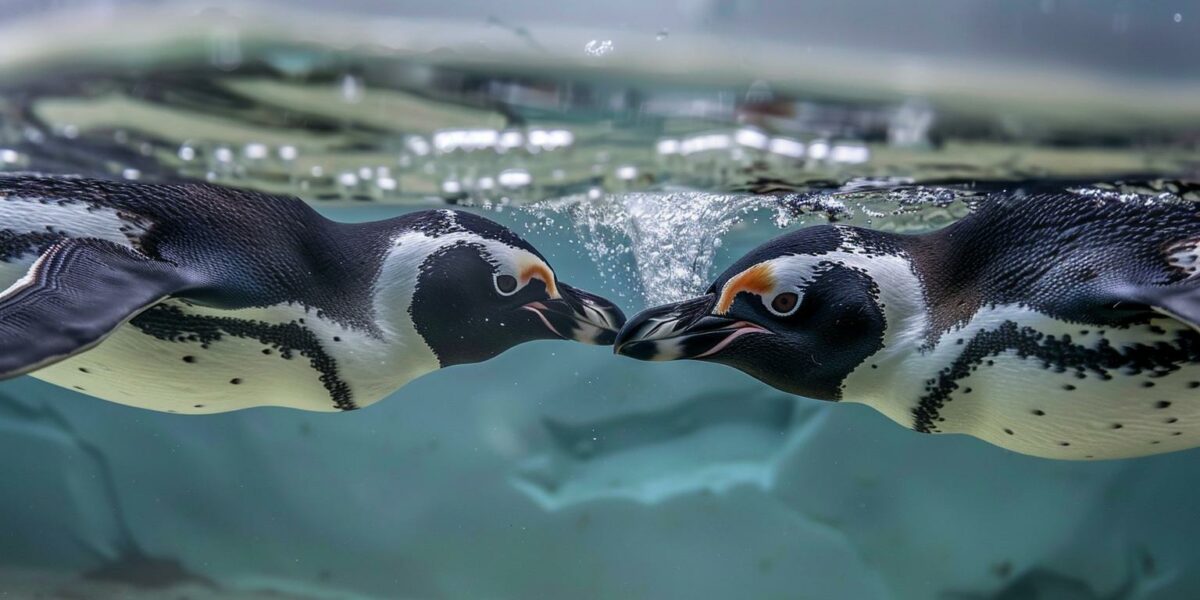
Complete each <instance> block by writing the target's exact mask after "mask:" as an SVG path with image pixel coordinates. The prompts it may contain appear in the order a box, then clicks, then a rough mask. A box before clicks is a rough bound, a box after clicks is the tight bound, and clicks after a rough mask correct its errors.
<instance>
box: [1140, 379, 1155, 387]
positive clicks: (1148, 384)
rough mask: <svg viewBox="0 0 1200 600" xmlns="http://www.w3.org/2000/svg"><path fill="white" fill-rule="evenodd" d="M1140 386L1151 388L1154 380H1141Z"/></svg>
mask: <svg viewBox="0 0 1200 600" xmlns="http://www.w3.org/2000/svg"><path fill="white" fill-rule="evenodd" d="M1142 387H1144V388H1152V387H1154V382H1153V381H1143V382H1142Z"/></svg>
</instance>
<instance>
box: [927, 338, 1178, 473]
mask: <svg viewBox="0 0 1200 600" xmlns="http://www.w3.org/2000/svg"><path fill="white" fill-rule="evenodd" d="M989 360H991V361H992V364H991V366H986V363H985V366H981V367H980V368H979V369H978V370H976V371H975V372H973V373H972V374H971V375H969V376H968V377H966V378H964V379H961V380H959V381H958V385H959V388H958V390H956V391H955V392H954V393H953V394H952V395H951V396H950V398H949V400H950V401H949V402H947V403H946V404H945V405H944V406H943V408H942V410H941V418H944V419H945V421H943V422H940V423H937V425H940V426H942V427H939V430H940V431H942V432H956V433H967V434H970V435H973V436H975V437H978V438H981V439H983V440H986V441H988V442H991V443H993V444H996V445H997V446H1001V447H1004V448H1008V449H1009V450H1013V451H1014V452H1020V453H1022V454H1030V455H1034V456H1042V457H1047V458H1059V459H1084V460H1087V459H1107V458H1128V457H1135V456H1144V455H1148V454H1158V453H1161V452H1171V451H1175V450H1184V449H1187V448H1192V447H1195V446H1200V389H1197V388H1195V387H1192V386H1193V384H1194V382H1200V365H1196V364H1191V365H1187V366H1182V367H1180V368H1179V369H1178V370H1176V371H1173V372H1171V373H1168V374H1165V375H1161V376H1157V377H1151V376H1149V375H1148V374H1147V373H1145V372H1143V373H1140V374H1127V373H1124V372H1122V371H1121V370H1111V371H1109V376H1110V377H1111V378H1112V379H1108V380H1104V379H1102V378H1101V377H1099V376H1097V375H1096V374H1094V373H1090V372H1084V376H1083V377H1082V378H1080V377H1078V376H1077V375H1076V372H1075V371H1073V370H1068V371H1066V372H1064V373H1056V372H1055V371H1054V370H1052V369H1045V368H1043V366H1042V361H1041V360H1039V359H1036V358H1021V357H1020V356H1018V355H1017V352H1016V351H1011V350H1010V351H1007V352H1004V353H1003V354H1000V355H998V356H995V357H992V358H990V359H989ZM968 390H969V392H968Z"/></svg>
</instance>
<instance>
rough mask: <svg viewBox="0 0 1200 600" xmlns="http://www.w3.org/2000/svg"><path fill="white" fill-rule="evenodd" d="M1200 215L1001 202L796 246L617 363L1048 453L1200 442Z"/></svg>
mask: <svg viewBox="0 0 1200 600" xmlns="http://www.w3.org/2000/svg"><path fill="white" fill-rule="evenodd" d="M1198 328H1200V205H1197V204H1195V203H1189V202H1156V203H1140V202H1130V201H1125V200H1121V199H1117V198H1096V197H1084V196H1080V195H1070V194H1049V195H1031V196H1025V197H993V198H990V199H988V200H987V201H985V202H982V203H981V204H980V206H978V207H977V208H976V210H975V211H974V212H973V213H972V214H970V215H968V216H967V217H965V218H963V219H962V220H960V221H958V222H956V223H954V224H952V225H950V226H948V227H945V228H943V229H940V230H937V231H934V232H932V233H927V234H922V235H899V234H891V233H885V232H880V231H874V230H868V229H861V228H856V227H847V226H833V225H829V226H818V227H811V228H806V229H802V230H799V231H796V232H792V233H789V234H786V235H783V236H780V237H778V238H776V239H774V240H771V241H770V242H768V243H766V244H764V245H762V246H760V247H758V248H757V249H755V250H753V251H751V252H750V253H749V254H747V255H746V256H744V257H742V258H741V259H740V260H738V261H737V262H736V263H735V264H734V265H733V266H732V267H730V268H729V269H728V270H727V271H725V272H724V273H723V274H722V275H721V276H720V277H718V278H717V280H716V281H715V282H714V283H713V285H712V286H711V287H710V288H709V290H708V293H707V294H705V295H703V296H701V297H698V298H693V299H690V300H685V301H682V302H677V303H674V304H668V305H664V306H659V307H656V308H651V309H649V310H646V311H643V312H642V313H640V314H639V315H637V316H636V317H634V318H633V319H631V320H630V321H629V323H627V324H626V326H625V327H624V329H622V331H621V333H620V334H619V335H618V337H617V342H616V352H617V353H619V354H624V355H626V356H631V357H634V358H639V359H643V360H676V359H694V360H704V361H711V362H717V363H721V364H725V365H729V366H732V367H735V368H737V369H740V370H742V371H744V372H746V373H748V374H750V375H751V376H753V377H755V378H757V379H759V380H761V381H763V382H766V383H768V384H770V385H772V386H774V387H776V388H779V389H781V390H784V391H787V392H791V393H793V394H798V395H802V396H808V397H810V398H817V399H822V400H835V401H837V400H842V401H848V402H860V403H865V404H868V405H870V406H872V407H874V408H876V409H877V410H879V411H880V412H882V413H884V414H885V415H887V416H888V417H890V418H891V419H892V420H894V421H896V422H897V423H900V424H901V425H904V426H906V427H910V428H912V429H914V430H916V431H920V432H925V433H965V434H969V435H973V436H975V437H978V438H981V439H983V440H986V441H988V442H991V443H993V444H996V445H998V446H1002V447H1004V448H1007V449H1010V450H1013V451H1016V452H1021V453H1024V454H1030V455H1035V456H1041V457H1048V458H1059V459H1101V458H1119V457H1132V456H1141V455H1147V454H1156V453H1161V452H1169V451H1172V450H1181V449H1185V448H1191V447H1194V446H1197V445H1200V331H1198Z"/></svg>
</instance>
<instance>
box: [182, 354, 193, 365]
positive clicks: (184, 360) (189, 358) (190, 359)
mask: <svg viewBox="0 0 1200 600" xmlns="http://www.w3.org/2000/svg"><path fill="white" fill-rule="evenodd" d="M183 362H185V363H194V362H196V357H195V356H191V355H188V356H185V357H183Z"/></svg>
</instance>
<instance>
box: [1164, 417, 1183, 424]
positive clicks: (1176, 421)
mask: <svg viewBox="0 0 1200 600" xmlns="http://www.w3.org/2000/svg"><path fill="white" fill-rule="evenodd" d="M1163 422H1164V423H1178V422H1179V418H1177V417H1171V418H1170V419H1167V420H1166V421H1163Z"/></svg>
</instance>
